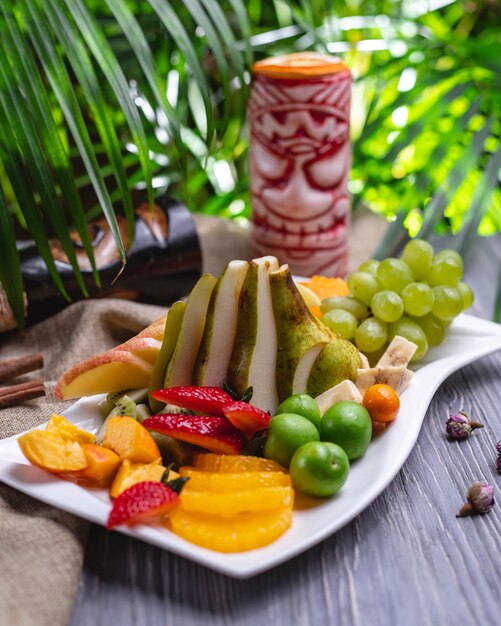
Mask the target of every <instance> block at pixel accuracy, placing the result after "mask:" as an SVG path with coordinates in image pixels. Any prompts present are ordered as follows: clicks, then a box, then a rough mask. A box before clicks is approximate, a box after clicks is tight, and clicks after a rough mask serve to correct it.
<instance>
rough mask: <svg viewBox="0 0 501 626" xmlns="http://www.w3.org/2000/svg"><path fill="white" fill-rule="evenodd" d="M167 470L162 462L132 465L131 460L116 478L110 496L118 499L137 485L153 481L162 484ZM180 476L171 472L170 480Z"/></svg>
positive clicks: (123, 465)
mask: <svg viewBox="0 0 501 626" xmlns="http://www.w3.org/2000/svg"><path fill="white" fill-rule="evenodd" d="M165 470H166V468H165V467H164V466H163V465H162V464H161V463H160V461H154V462H153V463H148V464H144V463H131V462H130V461H129V460H127V459H126V460H125V461H124V462H123V463H122V465H120V468H119V470H118V472H117V474H116V476H115V480H114V481H113V483H112V485H111V487H110V496H111V497H112V498H118V496H119V495H120V494H121V493H122V492H123V491H125V490H126V489H129V487H132V485H136V484H137V483H142V482H147V481H153V482H160V481H161V480H162V477H163V475H164V473H165ZM178 477H179V474H178V473H177V472H174V471H172V470H171V471H170V472H169V476H168V480H173V479H174V478H178Z"/></svg>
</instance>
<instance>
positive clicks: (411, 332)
mask: <svg viewBox="0 0 501 626" xmlns="http://www.w3.org/2000/svg"><path fill="white" fill-rule="evenodd" d="M395 335H400V336H401V337H404V338H405V339H407V340H408V341H412V342H413V343H415V344H416V345H417V350H416V352H415V353H414V356H413V357H412V360H413V361H419V359H422V358H423V357H424V355H425V354H426V353H427V352H428V339H427V338H426V334H425V332H424V330H423V329H422V328H421V326H420V325H419V324H418V323H417V322H416V321H414V320H412V319H411V318H410V317H407V316H405V315H404V317H401V318H400V319H399V320H398V322H394V323H393V324H391V325H390V328H389V337H388V339H389V341H391V340H392V339H393V337H395Z"/></svg>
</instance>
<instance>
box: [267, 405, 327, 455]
mask: <svg viewBox="0 0 501 626" xmlns="http://www.w3.org/2000/svg"><path fill="white" fill-rule="evenodd" d="M319 439H320V435H319V432H318V430H317V429H316V428H315V426H314V425H313V424H312V423H311V422H310V421H309V420H308V419H306V417H303V416H302V415H295V414H293V413H282V414H281V415H275V417H274V418H272V420H271V421H270V423H269V426H268V437H267V438H266V443H265V444H264V456H265V457H266V458H267V459H271V460H272V461H276V462H277V463H280V465H283V466H284V467H289V463H290V460H291V458H292V455H293V454H294V452H295V451H296V450H297V449H298V448H300V447H301V446H302V445H303V444H305V443H308V442H310V441H319Z"/></svg>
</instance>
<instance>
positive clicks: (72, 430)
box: [46, 413, 96, 443]
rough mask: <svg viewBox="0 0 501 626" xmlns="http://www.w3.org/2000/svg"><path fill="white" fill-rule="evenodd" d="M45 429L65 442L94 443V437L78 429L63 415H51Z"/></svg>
mask: <svg viewBox="0 0 501 626" xmlns="http://www.w3.org/2000/svg"><path fill="white" fill-rule="evenodd" d="M46 429H47V430H49V431H51V432H54V433H56V434H58V435H60V436H61V437H62V438H63V439H66V440H67V441H78V443H94V442H95V441H96V435H93V434H92V433H88V432H87V431H86V430H82V429H80V428H78V426H75V424H72V423H71V422H70V421H69V420H67V419H66V418H65V417H64V415H57V413H53V414H52V416H51V418H50V420H49V423H48V424H47V428H46Z"/></svg>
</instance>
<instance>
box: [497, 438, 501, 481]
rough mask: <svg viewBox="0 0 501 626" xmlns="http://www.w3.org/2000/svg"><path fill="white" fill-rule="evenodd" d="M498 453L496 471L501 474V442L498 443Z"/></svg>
mask: <svg viewBox="0 0 501 626" xmlns="http://www.w3.org/2000/svg"><path fill="white" fill-rule="evenodd" d="M496 451H497V453H498V458H497V459H496V469H497V471H498V472H499V473H500V474H501V441H498V442H497V444H496Z"/></svg>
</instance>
